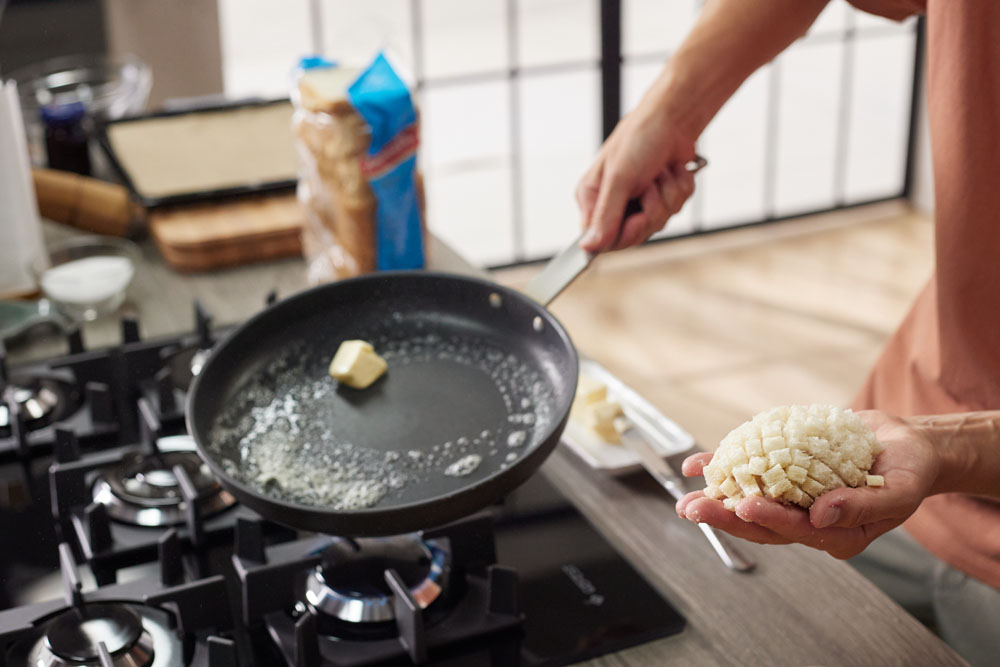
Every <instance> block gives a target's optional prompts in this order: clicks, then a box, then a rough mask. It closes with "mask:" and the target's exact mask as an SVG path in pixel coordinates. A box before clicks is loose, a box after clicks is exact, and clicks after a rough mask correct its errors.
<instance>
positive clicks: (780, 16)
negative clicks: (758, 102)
mask: <svg viewBox="0 0 1000 667" xmlns="http://www.w3.org/2000/svg"><path fill="white" fill-rule="evenodd" d="M827 1H828V0H710V1H709V2H706V3H705V7H704V9H703V10H702V12H701V15H700V16H699V18H698V22H697V23H696V24H695V26H694V28H693V29H692V30H691V32H690V33H689V34H688V36H687V38H686V39H685V40H684V42H683V43H682V44H681V46H680V47H679V48H678V50H677V51H676V53H675V54H674V55H673V57H671V58H670V60H669V61H668V63H667V65H666V66H665V67H664V70H663V72H662V73H661V75H660V76H659V78H658V79H657V80H656V82H655V83H654V84H653V86H652V87H651V88H650V89H649V91H648V92H647V93H646V95H645V97H644V98H643V103H642V104H641V105H640V110H643V109H645V110H653V109H655V110H656V111H657V112H658V113H659V114H662V115H663V116H665V117H666V118H669V119H670V122H672V123H675V124H677V125H679V126H680V127H682V128H684V130H685V132H686V133H687V135H688V136H690V137H692V138H694V137H697V136H698V135H700V134H701V132H702V131H703V130H704V129H705V126H706V125H708V123H709V121H710V120H711V119H712V118H713V117H714V116H715V114H716V113H718V111H719V109H721V108H722V105H723V104H725V103H726V100H728V99H729V98H730V97H731V96H732V94H733V93H735V92H736V89H737V88H739V87H740V85H741V84H742V83H743V81H744V80H746V78H747V77H748V76H750V75H751V74H752V73H753V72H754V71H755V70H757V68H759V67H760V66H762V65H764V64H765V63H767V62H769V61H770V60H771V59H773V58H774V57H775V56H776V55H778V54H779V53H781V51H783V50H784V49H785V48H786V47H787V46H788V45H789V44H791V43H792V42H794V41H795V40H796V39H798V38H799V37H801V36H802V35H803V34H805V32H806V30H808V29H809V26H810V25H812V23H813V21H814V20H815V19H816V17H817V16H818V15H819V13H820V12H821V11H822V10H823V7H824V6H826V4H827Z"/></svg>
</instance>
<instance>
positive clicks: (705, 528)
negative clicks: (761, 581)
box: [698, 523, 757, 572]
mask: <svg viewBox="0 0 1000 667" xmlns="http://www.w3.org/2000/svg"><path fill="white" fill-rule="evenodd" d="M698 527H699V528H701V532H702V533H704V534H705V537H707V538H708V541H709V543H710V544H711V545H712V548H713V549H715V553H716V554H718V555H719V558H720V559H722V562H723V563H725V565H726V567H728V568H729V569H731V570H736V571H737V572H749V571H750V570H752V569H754V568H755V567H756V566H757V564H756V563H754V562H753V561H752V560H750V559H749V558H747V557H746V556H744V555H743V554H742V553H740V551H739V549H737V548H736V547H735V546H733V544H732V543H731V542H730V541H729V538H728V537H726V536H725V535H720V534H719V533H717V532H716V531H715V529H714V528H712V527H711V526H710V525H708V524H707V523H699V524H698Z"/></svg>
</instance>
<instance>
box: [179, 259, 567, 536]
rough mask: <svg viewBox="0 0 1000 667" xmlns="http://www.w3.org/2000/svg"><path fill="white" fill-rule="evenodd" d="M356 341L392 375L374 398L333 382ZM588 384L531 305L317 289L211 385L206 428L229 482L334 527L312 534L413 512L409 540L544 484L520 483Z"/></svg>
mask: <svg viewBox="0 0 1000 667" xmlns="http://www.w3.org/2000/svg"><path fill="white" fill-rule="evenodd" d="M351 338H361V339H364V340H367V341H369V342H371V343H372V344H373V345H374V346H375V348H376V350H377V351H378V352H379V353H380V354H382V355H383V356H384V357H385V358H386V360H387V362H388V364H389V370H388V372H387V374H386V375H385V376H384V377H383V378H381V379H380V380H378V381H377V382H376V383H375V384H374V385H372V386H371V387H369V388H367V389H364V390H355V389H351V388H349V387H345V386H340V385H338V384H337V383H336V382H335V381H334V380H332V379H331V378H330V376H329V375H328V372H327V368H328V366H329V363H330V359H331V358H332V356H333V354H334V353H335V352H336V350H337V347H338V346H339V344H340V342H341V341H343V340H346V339H351ZM575 382H576V356H575V354H574V353H573V350H572V346H571V344H570V343H569V340H568V338H567V337H566V335H565V332H564V331H562V329H561V327H559V325H558V323H556V322H555V320H554V319H553V318H551V316H550V315H549V314H548V313H547V312H546V311H545V310H544V309H542V308H540V307H538V306H537V305H535V304H534V303H532V302H530V301H529V300H527V299H525V298H523V297H521V296H519V295H517V294H514V293H512V292H508V291H505V290H502V289H500V288H497V287H496V286H493V285H490V284H489V283H486V282H480V281H472V280H465V279H457V278H454V277H446V276H437V275H433V274H403V275H399V274H388V275H382V276H376V277H372V278H367V279H361V280H356V281H347V282H344V283H340V284H337V285H332V286H329V287H327V288H320V289H318V290H312V291H310V292H307V293H304V294H302V295H299V296H298V297H295V298H293V299H291V300H289V301H286V302H282V303H280V304H278V305H277V306H275V307H273V308H272V309H271V310H269V311H267V312H265V313H263V314H262V315H261V316H258V318H255V319H254V320H251V321H250V322H249V323H248V324H247V325H245V326H244V327H243V328H242V329H240V330H239V331H237V332H236V334H234V336H233V337H232V338H231V339H230V340H227V341H226V343H225V344H224V345H222V346H221V348H220V349H218V350H217V352H216V353H215V354H213V357H212V358H211V359H210V361H209V363H208V364H207V365H206V367H205V369H204V370H203V375H202V377H200V378H199V380H198V382H197V383H196V385H195V387H194V389H193V392H192V405H191V406H190V414H191V427H192V432H193V433H194V434H195V437H196V439H197V440H198V442H199V443H200V445H201V447H202V450H203V452H204V453H205V454H207V456H208V458H209V459H210V463H212V464H213V467H217V468H219V469H221V471H222V472H223V473H224V477H225V478H229V479H228V480H227V479H224V480H223V481H224V482H226V481H231V482H233V481H234V482H236V484H237V485H238V486H239V487H243V488H241V489H239V490H240V491H244V490H245V491H248V492H249V493H250V494H251V498H252V499H255V498H254V496H255V495H263V496H265V497H266V498H268V499H270V500H271V501H274V502H275V503H276V506H277V507H278V508H279V510H280V509H282V508H283V506H288V507H295V506H298V507H302V508H305V509H306V513H307V514H308V513H310V511H313V510H314V512H313V516H314V518H316V519H317V521H318V522H319V523H318V524H317V523H316V522H309V521H306V522H305V525H302V527H311V528H314V529H328V528H329V527H336V526H338V525H341V523H340V522H339V521H338V517H339V518H340V519H343V520H344V522H346V525H347V527H354V529H353V530H350V532H352V533H355V534H361V533H365V532H370V533H373V534H374V533H379V532H394V530H380V529H379V528H377V527H374V526H372V527H371V529H370V530H368V529H366V527H362V528H361V529H358V528H357V527H356V522H355V521H354V517H358V516H364V515H366V514H368V515H370V516H371V517H372V518H373V521H376V522H377V521H378V520H379V519H380V518H385V517H390V520H389V521H388V523H389V528H393V527H394V522H393V521H392V520H391V515H392V514H393V512H394V511H396V514H397V515H398V514H399V512H400V511H402V512H406V511H409V512H411V517H410V519H409V520H408V521H403V522H402V523H401V524H400V525H409V524H410V523H413V522H418V523H419V518H418V517H414V516H412V511H413V509H414V507H420V506H426V509H427V511H428V512H429V513H430V515H431V516H430V517H429V519H428V520H429V521H430V520H431V519H432V517H433V516H435V515H436V514H435V509H434V508H435V507H437V508H438V509H440V508H441V507H443V506H444V504H446V503H447V502H448V501H449V499H453V500H454V501H455V502H458V503H460V504H461V503H462V502H467V503H470V506H469V507H468V512H472V511H475V509H478V506H473V505H480V506H481V504H482V503H483V502H484V501H485V502H488V499H489V498H490V497H494V496H496V497H499V495H498V494H499V493H501V492H503V490H504V488H502V487H511V488H512V486H513V485H516V483H518V482H519V481H523V478H524V477H525V476H526V475H527V474H530V472H528V473H522V474H520V475H517V474H509V473H510V472H512V471H513V469H514V468H516V467H518V466H525V467H530V468H531V469H534V467H537V465H538V464H539V463H540V462H541V459H543V458H544V456H545V455H546V454H547V453H548V450H549V449H551V446H552V445H553V444H554V442H552V440H553V438H552V435H553V432H554V431H561V428H562V424H563V422H564V420H565V417H566V413H567V412H568V409H569V405H570V402H571V400H572V393H573V389H574V387H575ZM543 449H544V451H541V450H543ZM533 459H534V460H533ZM505 478H507V483H506V484H504V479H505ZM491 485H498V487H501V488H495V489H490V488H489V487H490V486H491ZM477 487H481V491H479V492H475V491H474V490H475V489H476V488H477ZM470 489H473V491H471V492H470ZM506 490H509V489H506ZM494 499H495V498H494ZM251 504H252V502H251ZM452 510H453V512H454V513H455V514H456V518H457V516H460V515H461V513H462V512H459V511H458V509H457V508H452ZM294 514H295V513H294V512H293V517H294ZM445 514H447V512H445ZM324 515H325V516H326V517H328V518H329V519H330V521H329V522H326V521H324V519H323V517H324ZM265 516H266V514H265ZM442 516H443V515H442ZM275 518H278V519H279V520H280V517H275ZM289 522H290V523H293V524H294V523H296V521H295V519H294V518H292V519H291V520H290V521H289ZM299 523H300V524H302V522H299ZM428 525H433V521H431V523H430V524H428Z"/></svg>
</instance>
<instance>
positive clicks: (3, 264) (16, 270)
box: [0, 81, 46, 297]
mask: <svg viewBox="0 0 1000 667" xmlns="http://www.w3.org/2000/svg"><path fill="white" fill-rule="evenodd" d="M45 258H46V255H45V245H44V243H43V241H42V227H41V223H40V221H39V217H38V204H37V203H36V201H35V193H34V189H33V187H32V184H31V169H30V166H29V162H28V143H27V139H26V137H25V133H24V119H23V118H22V117H21V107H20V104H19V101H18V97H17V84H15V83H14V82H13V81H8V82H6V83H3V82H0V297H7V296H17V295H24V294H30V293H31V292H34V291H35V289H36V284H35V279H34V276H33V274H32V270H31V267H32V266H41V265H42V263H43V262H45Z"/></svg>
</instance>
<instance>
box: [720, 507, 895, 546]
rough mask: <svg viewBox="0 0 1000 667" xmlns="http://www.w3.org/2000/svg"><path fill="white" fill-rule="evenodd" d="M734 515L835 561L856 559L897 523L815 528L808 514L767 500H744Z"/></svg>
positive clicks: (880, 522)
mask: <svg viewBox="0 0 1000 667" xmlns="http://www.w3.org/2000/svg"><path fill="white" fill-rule="evenodd" d="M817 502H818V501H817ZM736 515H737V516H738V517H739V518H740V519H742V520H743V521H747V522H751V523H753V524H755V525H758V526H760V527H762V528H764V529H766V530H768V531H770V532H772V533H774V534H775V535H777V536H779V537H780V538H782V539H785V540H787V541H788V542H798V543H800V544H804V545H806V546H807V547H812V548H814V549H820V550H823V551H826V552H828V553H830V555H832V556H834V557H836V558H851V557H853V556H856V555H857V554H859V553H861V552H862V551H864V549H865V547H866V546H868V544H869V543H870V542H871V541H872V540H873V539H875V538H876V537H878V536H879V535H881V534H883V533H885V532H886V531H888V530H890V529H891V528H893V527H895V526H897V525H899V523H900V521H899V520H896V519H886V520H883V521H878V522H875V523H870V524H868V525H866V526H864V527H858V528H838V527H832V528H816V527H815V526H813V524H812V523H811V522H810V518H809V513H807V512H805V511H803V510H802V509H800V508H798V507H792V506H789V505H783V504H781V503H779V502H777V501H774V500H771V499H768V498H744V499H743V500H741V501H740V502H739V503H738V504H737V505H736Z"/></svg>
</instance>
